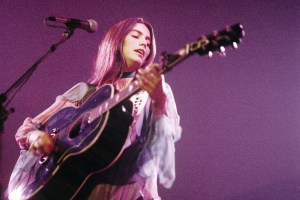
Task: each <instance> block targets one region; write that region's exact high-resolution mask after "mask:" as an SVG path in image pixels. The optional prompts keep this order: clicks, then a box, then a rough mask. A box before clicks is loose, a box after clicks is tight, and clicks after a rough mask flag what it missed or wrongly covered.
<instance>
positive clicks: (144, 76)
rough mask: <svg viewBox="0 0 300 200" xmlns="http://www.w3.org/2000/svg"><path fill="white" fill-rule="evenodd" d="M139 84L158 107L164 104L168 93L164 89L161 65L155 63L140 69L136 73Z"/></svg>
mask: <svg viewBox="0 0 300 200" xmlns="http://www.w3.org/2000/svg"><path fill="white" fill-rule="evenodd" d="M136 78H137V80H138V86H139V87H140V88H141V89H144V90H146V91H147V92H148V93H149V95H150V98H151V99H152V101H154V103H155V104H156V106H157V107H158V108H160V107H162V106H164V104H165V102H166V94H165V93H164V91H163V86H162V75H161V74H160V73H159V65H158V64H153V65H150V66H148V67H146V68H145V69H142V68H141V69H139V70H138V74H137V75H136Z"/></svg>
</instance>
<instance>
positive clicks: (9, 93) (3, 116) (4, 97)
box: [0, 26, 75, 199]
mask: <svg viewBox="0 0 300 200" xmlns="http://www.w3.org/2000/svg"><path fill="white" fill-rule="evenodd" d="M74 29H75V27H70V26H68V27H67V28H66V31H65V32H64V33H63V34H62V36H61V38H60V39H59V41H58V42H57V43H55V44H53V45H52V46H51V47H50V49H49V50H48V51H47V52H46V53H45V54H44V55H42V57H41V58H40V59H38V60H37V61H36V62H35V63H34V64H33V65H32V66H31V67H30V68H29V69H28V70H27V71H26V72H25V73H24V74H23V75H22V76H21V77H20V78H19V79H18V80H17V81H16V82H15V83H14V84H13V85H12V86H11V87H9V88H8V89H7V90H6V91H5V92H4V93H1V94H0V166H3V165H2V135H3V133H4V122H5V121H6V120H7V118H8V115H9V114H11V113H14V112H15V109H14V108H7V106H8V104H9V103H10V102H11V101H12V99H13V98H14V96H15V95H16V93H17V92H18V91H19V90H20V89H21V88H22V87H23V85H25V83H26V82H27V81H28V80H29V78H30V77H31V76H32V74H33V72H34V71H35V70H36V69H37V67H38V65H39V64H41V63H42V62H43V61H44V60H45V59H46V58H47V57H48V56H49V55H50V54H52V53H54V51H55V50H56V49H57V47H58V46H59V45H61V44H62V43H64V42H65V41H66V40H67V39H69V38H71V36H72V35H73V33H74ZM2 190H3V188H2V185H1V183H0V194H3V192H2ZM0 199H1V196H0Z"/></svg>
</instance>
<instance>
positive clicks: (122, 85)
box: [115, 78, 133, 91]
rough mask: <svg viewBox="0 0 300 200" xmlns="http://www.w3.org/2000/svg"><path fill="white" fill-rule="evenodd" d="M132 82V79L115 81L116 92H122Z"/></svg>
mask: <svg viewBox="0 0 300 200" xmlns="http://www.w3.org/2000/svg"><path fill="white" fill-rule="evenodd" d="M132 80H133V78H120V79H119V80H117V81H116V83H115V87H116V89H117V90H118V91H122V90H123V89H124V88H126V87H127V86H128V85H129V83H130V82H131V81H132Z"/></svg>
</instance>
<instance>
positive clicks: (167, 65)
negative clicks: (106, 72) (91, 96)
mask: <svg viewBox="0 0 300 200" xmlns="http://www.w3.org/2000/svg"><path fill="white" fill-rule="evenodd" d="M244 34H245V32H244V30H243V26H242V25H241V24H234V25H232V26H227V27H226V28H225V29H224V30H221V31H215V32H213V33H212V34H209V35H206V36H201V37H200V38H199V39H198V40H196V41H194V42H191V43H188V44H186V45H185V47H183V48H181V49H179V50H178V51H176V52H175V53H174V54H168V53H167V52H163V53H162V54H161V55H162V60H161V62H160V66H159V68H160V73H161V74H164V73H166V72H168V71H170V70H171V69H173V67H174V66H175V65H177V64H179V63H180V62H182V61H183V60H185V59H186V58H188V57H189V56H191V55H193V54H194V53H198V54H199V55H201V56H203V55H208V56H209V57H211V56H212V54H213V53H212V52H215V51H217V52H218V53H220V54H223V55H225V47H226V46H232V47H233V48H237V44H238V43H240V42H241V38H242V37H243V36H244ZM140 90H141V89H140V88H139V87H138V82H137V80H134V81H133V82H132V83H131V84H130V85H129V86H128V87H127V88H125V89H124V90H122V91H120V92H118V93H117V94H116V95H114V96H113V97H112V98H110V99H108V100H107V101H106V102H104V103H103V104H101V105H99V106H98V109H97V110H98V113H97V116H100V115H101V114H103V113H105V112H106V111H108V110H110V109H111V108H113V107H114V106H116V105H117V104H119V103H120V102H122V101H123V100H125V99H128V98H129V97H131V96H132V95H134V94H135V93H137V92H138V91H140ZM92 118H94V117H92Z"/></svg>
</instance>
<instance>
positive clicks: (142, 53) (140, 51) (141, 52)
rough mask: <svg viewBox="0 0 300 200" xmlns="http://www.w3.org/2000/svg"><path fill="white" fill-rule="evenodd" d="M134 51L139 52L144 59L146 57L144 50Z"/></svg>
mask: <svg viewBox="0 0 300 200" xmlns="http://www.w3.org/2000/svg"><path fill="white" fill-rule="evenodd" d="M134 51H135V52H137V53H138V54H139V55H140V56H141V57H144V55H145V50H144V49H136V50H134Z"/></svg>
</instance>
